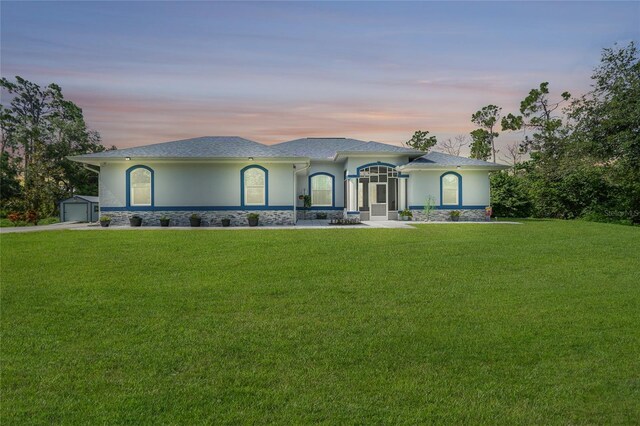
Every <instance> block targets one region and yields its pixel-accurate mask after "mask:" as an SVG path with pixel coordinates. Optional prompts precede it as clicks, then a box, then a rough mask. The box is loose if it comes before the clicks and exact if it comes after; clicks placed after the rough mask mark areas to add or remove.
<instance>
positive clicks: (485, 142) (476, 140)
mask: <svg viewBox="0 0 640 426" xmlns="http://www.w3.org/2000/svg"><path fill="white" fill-rule="evenodd" d="M490 156H491V139H490V136H489V132H488V131H487V130H485V129H476V130H474V131H472V132H471V153H470V154H469V157H471V158H476V159H478V160H484V161H487V160H488V159H489V157H490Z"/></svg>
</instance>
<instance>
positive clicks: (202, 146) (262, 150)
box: [71, 136, 292, 160]
mask: <svg viewBox="0 0 640 426" xmlns="http://www.w3.org/2000/svg"><path fill="white" fill-rule="evenodd" d="M124 157H136V158H242V157H256V158H276V157H287V158H289V157H292V155H291V154H290V153H288V152H285V151H282V150H280V149H278V148H274V147H271V146H267V145H263V144H261V143H258V142H254V141H251V140H249V139H244V138H241V137H238V136H203V137H200V138H193V139H183V140H179V141H172V142H164V143H156V144H153V145H145V146H139V147H134V148H124V149H117V150H113V151H103V152H98V153H94V154H86V155H78V156H76V157H71V158H72V159H77V160H90V159H109V158H113V159H116V158H124Z"/></svg>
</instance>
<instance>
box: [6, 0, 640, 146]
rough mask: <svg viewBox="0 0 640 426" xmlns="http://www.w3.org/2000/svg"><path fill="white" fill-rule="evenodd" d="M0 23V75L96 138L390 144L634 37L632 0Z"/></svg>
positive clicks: (436, 130)
mask: <svg viewBox="0 0 640 426" xmlns="http://www.w3.org/2000/svg"><path fill="white" fill-rule="evenodd" d="M0 28H1V29H0V37H1V38H0V49H1V52H0V53H1V55H0V59H1V63H0V73H1V74H2V76H3V77H7V78H9V79H12V78H13V76H16V75H19V76H21V77H23V78H26V79H28V80H31V81H33V82H36V83H39V84H42V85H46V84H49V83H57V84H59V85H60V86H61V87H62V89H63V93H64V94H65V97H67V98H68V99H71V100H73V101H74V102H75V103H77V104H78V105H79V106H80V107H81V108H82V109H83V111H84V114H85V118H86V120H87V123H88V125H89V126H90V127H91V128H92V129H95V130H97V131H98V132H100V134H101V136H102V140H103V144H105V145H107V146H110V145H116V146H117V147H120V148H123V147H129V146H138V145H144V144H149V143H157V142H164V141H169V140H176V139H182V138H189V137H197V136H205V135H238V136H243V137H246V138H249V139H253V140H256V141H258V142H263V143H268V144H271V143H277V142H281V141H286V140H291V139H295V138H298V137H307V136H309V137H323V136H337V137H340V136H342V137H353V138H357V139H362V140H376V141H380V142H386V143H391V144H395V145H400V144H401V143H402V142H404V141H406V140H408V139H409V138H410V137H411V135H412V134H413V132H414V131H415V130H418V129H421V130H428V131H430V132H431V133H433V134H435V135H436V136H437V137H438V139H439V140H443V139H446V138H448V137H452V136H454V135H456V134H461V133H468V132H469V131H471V130H473V128H474V126H473V124H472V123H471V121H470V117H471V114H472V113H473V112H475V111H476V110H478V109H479V108H481V107H482V106H484V105H487V104H496V105H499V106H501V107H502V108H503V113H505V114H506V113H508V112H516V111H517V108H518V105H519V103H520V101H521V100H522V99H523V98H524V97H525V96H526V94H527V93H528V91H529V90H530V89H532V88H534V87H537V86H538V85H539V84H540V83H541V82H543V81H549V82H550V88H551V90H552V92H553V93H555V94H556V95H559V94H560V93H562V92H563V91H565V90H566V91H569V92H571V93H572V94H574V95H577V94H581V93H584V92H585V91H587V90H588V89H589V85H590V75H591V73H592V70H593V68H594V67H595V66H597V64H598V62H599V59H600V54H601V50H602V48H605V47H611V46H613V44H614V43H620V44H627V43H628V42H629V41H631V40H634V41H636V42H638V41H639V40H640V2H447V3H444V2H422V3H418V2H340V3H338V2H304V3H302V2H284V3H281V2H261V3H254V2H25V1H21V2H7V1H2V2H1V3H0ZM3 102H6V96H3ZM514 138H517V135H507V134H504V135H501V136H500V138H499V140H500V141H501V142H500V143H501V144H506V143H508V142H509V141H510V140H514Z"/></svg>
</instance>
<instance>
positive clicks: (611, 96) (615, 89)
mask: <svg viewBox="0 0 640 426" xmlns="http://www.w3.org/2000/svg"><path fill="white" fill-rule="evenodd" d="M592 80H593V85H592V87H593V89H592V90H591V91H590V92H589V93H587V94H586V95H584V96H582V97H580V98H579V99H576V100H575V101H574V102H573V104H572V105H571V108H570V113H569V115H570V117H571V118H572V119H573V120H574V122H575V126H574V131H573V134H572V139H573V141H574V143H575V144H576V145H577V147H578V150H579V153H580V154H581V155H583V156H585V157H588V158H591V159H592V162H593V163H595V164H597V165H599V167H600V168H602V169H603V170H604V172H605V177H606V179H607V181H608V182H610V183H611V185H613V186H614V188H616V189H615V193H617V194H618V197H617V199H618V200H619V201H618V202H617V203H616V206H615V211H616V212H617V213H616V214H618V215H619V216H621V217H628V219H630V220H631V221H632V222H634V223H640V55H639V53H638V49H637V47H636V45H635V43H633V42H631V43H629V44H628V45H627V46H625V47H619V46H617V45H616V46H614V47H613V48H607V49H604V50H603V53H602V60H601V62H600V66H598V67H597V68H596V69H595V70H594V74H593V76H592Z"/></svg>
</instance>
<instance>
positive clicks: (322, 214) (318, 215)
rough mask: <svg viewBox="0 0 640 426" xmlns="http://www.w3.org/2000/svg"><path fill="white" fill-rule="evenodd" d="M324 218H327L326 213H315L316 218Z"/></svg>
mask: <svg viewBox="0 0 640 426" xmlns="http://www.w3.org/2000/svg"><path fill="white" fill-rule="evenodd" d="M326 218H327V214H326V213H316V219H326Z"/></svg>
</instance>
